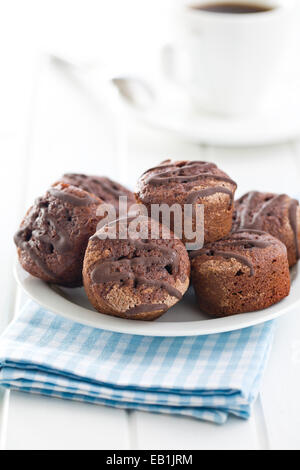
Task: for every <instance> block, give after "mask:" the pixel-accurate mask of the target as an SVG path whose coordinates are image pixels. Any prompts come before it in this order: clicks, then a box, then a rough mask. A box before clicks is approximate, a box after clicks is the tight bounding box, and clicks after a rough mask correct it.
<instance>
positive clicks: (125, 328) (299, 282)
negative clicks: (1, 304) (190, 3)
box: [14, 262, 300, 336]
mask: <svg viewBox="0 0 300 470" xmlns="http://www.w3.org/2000/svg"><path fill="white" fill-rule="evenodd" d="M14 272H15V277H16V280H17V281H18V283H19V284H20V285H21V286H22V288H23V289H24V290H25V292H26V293H27V294H28V295H29V296H30V297H31V298H32V299H33V300H35V301H36V302H38V303H39V304H40V305H41V306H42V307H44V308H45V309H47V310H50V311H51V312H54V313H57V314H58V315H61V316H63V317H65V318H68V319H70V320H73V321H76V322H78V323H83V324H84V325H88V326H92V327H95V328H101V329H104V330H109V331H116V332H119V333H129V334H136V335H147V336H199V335H210V334H214V333H221V332H224V331H233V330H238V329H241V328H246V327H249V326H253V325H257V324H259V323H263V322H265V321H268V320H272V319H274V318H277V317H279V316H281V315H283V314H285V313H287V312H289V311H290V310H292V309H294V308H296V306H297V305H298V304H299V303H300V274H299V272H297V268H294V269H293V270H292V279H293V282H292V288H291V293H290V295H289V296H288V297H287V298H285V299H284V300H282V301H281V302H279V303H277V304H275V305H273V306H272V307H269V308H267V309H265V310H261V311H259V312H252V313H244V314H242V315H233V316H230V317H226V318H209V317H208V316H207V315H204V314H203V313H201V312H199V310H198V308H197V304H196V301H195V297H194V295H193V291H192V290H190V291H189V292H188V293H187V294H186V295H185V297H184V300H182V301H181V302H179V303H178V304H177V305H176V306H175V307H173V308H171V309H170V310H169V311H168V312H167V313H166V314H165V315H163V316H162V317H161V318H159V319H158V320H156V321H154V322H143V321H135V320H124V319H121V318H116V317H112V316H109V315H104V314H102V313H98V312H96V311H95V310H94V309H93V307H92V306H91V304H90V303H89V301H88V299H87V297H86V294H85V291H84V289H83V288H76V289H67V288H62V287H59V286H54V285H50V284H46V283H45V282H43V281H41V280H40V279H37V278H34V277H32V276H30V275H29V274H28V273H27V272H26V271H24V270H23V269H22V268H21V266H20V264H19V263H18V262H17V264H16V266H15V270H14Z"/></svg>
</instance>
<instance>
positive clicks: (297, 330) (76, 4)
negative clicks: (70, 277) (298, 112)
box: [0, 0, 300, 449]
mask: <svg viewBox="0 0 300 470" xmlns="http://www.w3.org/2000/svg"><path fill="white" fill-rule="evenodd" d="M172 3H174V2H172V1H171V0H165V1H164V0H151V1H149V0H148V1H146V0H128V1H125V0H107V1H104V0H98V1H90V0H85V1H74V0H73V1H66V0H60V1H54V0H52V1H42V0H40V1H32V0H26V1H15V0H10V1H8V0H7V1H1V2H0V58H1V62H0V67H1V70H0V85H1V86H0V162H1V163H0V165H1V166H0V168H1V173H0V175H1V186H0V187H1V198H0V211H1V232H0V241H1V244H0V246H1V263H0V276H1V278H0V280H1V286H2V289H1V297H0V329H1V328H3V327H4V325H5V324H6V323H7V321H8V320H9V319H10V318H11V317H12V315H13V313H14V310H18V306H19V304H20V303H22V297H21V296H20V293H18V291H17V289H16V286H15V282H14V280H13V276H12V265H13V261H14V257H15V250H14V246H13V244H12V241H11V238H12V234H13V232H14V231H15V229H16V227H17V225H18V223H19V221H20V218H21V216H22V214H23V213H24V209H25V206H27V205H28V203H30V201H32V199H33V198H34V197H35V196H37V195H38V194H39V193H40V192H41V191H43V190H44V188H45V187H46V186H47V185H48V184H49V183H52V182H53V181H54V180H55V179H57V178H58V177H59V175H60V174H61V173H62V172H64V171H73V170H74V171H82V172H84V171H86V172H88V171H97V172H98V173H103V172H105V173H108V174H110V175H111V176H115V177H116V178H118V179H120V180H123V181H124V182H125V181H127V182H128V183H131V184H134V180H135V179H136V177H137V176H138V175H139V174H140V173H141V171H142V170H143V169H145V168H147V167H148V166H150V165H153V163H156V162H158V161H160V160H162V159H164V158H166V157H167V156H171V157H173V158H186V159H189V158H191V159H195V158H197V159H202V160H213V161H215V162H216V163H217V164H218V165H220V166H221V167H222V168H224V170H225V171H227V172H228V173H229V174H230V176H232V177H233V178H234V179H236V180H237V181H238V182H239V192H240V193H242V192H244V191H247V190H250V189H253V188H255V189H258V190H270V191H274V192H288V193H296V192H298V193H299V177H300V157H299V155H300V153H299V149H300V146H299V143H298V142H297V141H293V142H289V143H287V144H284V145H278V146H268V147H264V148H258V147H256V148H248V149H242V148H240V149H239V148H235V149H232V148H214V147H207V146H204V145H192V144H189V143H187V142H183V141H181V140H179V139H176V138H175V137H174V136H171V135H168V134H164V133H162V132H158V131H153V130H149V129H146V128H144V127H142V126H139V125H137V124H136V123H133V122H128V121H126V126H125V123H123V124H124V126H122V130H124V132H123V135H121V134H120V133H118V144H119V143H120V145H118V146H117V147H116V139H115V138H114V135H113V134H112V133H111V129H110V128H109V126H108V122H107V121H108V118H107V117H106V113H105V110H106V106H107V102H106V101H105V100H104V101H103V100H102V96H101V93H100V95H99V96H97V99H99V102H98V103H97V104H95V103H94V98H95V99H96V97H94V95H93V94H90V91H89V89H88V88H86V87H84V86H82V85H81V84H80V83H79V84H78V83H77V82H74V81H73V82H72V81H70V80H68V79H67V78H66V77H63V76H61V75H59V74H58V73H57V72H56V71H54V70H53V68H51V67H50V65H49V63H48V61H47V59H45V56H44V55H43V53H52V54H53V53H55V54H58V55H60V56H64V57H68V58H71V59H72V60H74V61H76V62H78V63H87V64H90V63H99V62H100V63H102V64H105V65H110V66H114V67H117V68H120V72H122V71H136V70H142V71H143V72H147V73H148V74H149V78H151V77H153V76H154V75H155V73H156V72H155V71H156V68H157V57H158V51H159V48H160V47H161V45H162V44H163V43H165V42H168V41H169V38H170V21H169V19H170V6H172ZM295 60H297V59H295ZM103 116H105V117H103ZM299 127H300V122H299ZM119 141H120V142H119ZM16 294H17V295H16ZM299 386H300V319H299V312H293V313H291V314H290V315H289V316H288V317H286V318H282V320H280V321H279V322H278V329H277V333H276V337H275V341H274V346H273V350H272V355H271V359H270V363H269V366H268V369H267V373H266V376H265V379H264V384H263V388H262V393H261V395H260V397H259V399H258V401H257V403H256V405H255V408H254V412H253V415H252V418H251V419H250V420H249V421H248V422H244V421H240V420H238V419H234V418H232V419H230V420H229V422H228V423H227V424H226V425H225V426H222V427H220V426H215V425H211V424H207V423H202V422H198V421H196V420H192V419H182V418H176V417H169V416H158V415H152V414H147V413H141V412H126V411H120V410H115V409H109V408H104V407H101V406H91V405H84V404H77V403H73V402H67V401H63V400H57V399H48V398H45V397H33V396H30V395H25V394H21V393H15V392H13V393H11V394H10V396H8V394H3V393H2V394H1V396H0V446H2V447H5V448H10V449H19V448H25V449H28V448H50V449H51V448H111V449H117V448H118V449H121V448H155V449H163V448H166V449H168V448H169V449H170V448H180V449H184V448H192V449H197V448H226V449H228V448H259V449H262V448H276V449H278V448H299V447H300V438H299V426H300V404H299V399H298V397H299Z"/></svg>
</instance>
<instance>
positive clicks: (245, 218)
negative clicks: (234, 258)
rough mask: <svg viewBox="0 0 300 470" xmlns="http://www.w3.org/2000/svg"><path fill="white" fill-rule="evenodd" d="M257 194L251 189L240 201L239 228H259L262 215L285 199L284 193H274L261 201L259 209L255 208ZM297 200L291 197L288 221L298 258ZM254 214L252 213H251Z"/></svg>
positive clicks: (299, 252)
mask: <svg viewBox="0 0 300 470" xmlns="http://www.w3.org/2000/svg"><path fill="white" fill-rule="evenodd" d="M257 194H259V193H258V192H257V191H251V192H250V193H248V194H247V196H246V197H245V199H244V200H243V201H242V205H243V207H242V209H241V211H240V224H239V225H240V229H247V231H249V229H253V230H260V229H262V227H263V223H264V217H265V215H266V214H267V213H269V212H272V209H274V207H276V206H278V205H279V204H284V203H285V201H286V198H287V197H288V196H286V194H278V195H276V194H274V195H272V196H270V197H269V198H268V199H267V200H265V201H264V202H263V204H262V205H261V207H260V208H259V210H256V203H255V196H256V195H257ZM298 205H299V202H298V201H297V200H296V199H293V200H292V201H291V203H290V207H289V221H290V225H291V228H292V230H293V233H294V240H295V248H296V256H297V259H299V256H300V247H299V242H298V229H297V207H298ZM253 214H254V215H253Z"/></svg>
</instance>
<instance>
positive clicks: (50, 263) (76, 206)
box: [14, 183, 102, 287]
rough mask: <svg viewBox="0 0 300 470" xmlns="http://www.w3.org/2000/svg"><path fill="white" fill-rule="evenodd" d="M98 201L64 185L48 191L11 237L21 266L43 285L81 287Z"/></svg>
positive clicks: (96, 198) (96, 219)
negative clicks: (83, 267) (86, 250)
mask: <svg viewBox="0 0 300 470" xmlns="http://www.w3.org/2000/svg"><path fill="white" fill-rule="evenodd" d="M101 202H102V201H101V200H100V199H99V198H98V197H96V196H95V195H93V194H90V193H87V192H86V191H83V190H82V189H79V188H75V187H74V186H70V185H69V184H66V183H57V184H55V185H54V186H52V187H51V188H50V189H48V191H47V192H46V194H45V195H44V196H43V197H40V198H38V199H37V200H36V201H35V203H34V205H33V206H32V207H31V208H30V209H29V211H28V212H27V214H26V216H25V218H24V220H23V221H22V223H21V226H20V229H19V231H18V232H17V233H16V235H15V237H14V241H15V244H16V245H17V247H18V255H19V260H20V263H21V265H22V267H23V268H24V269H25V270H26V271H28V272H29V273H30V274H32V275H33V276H36V277H39V278H40V279H43V280H44V281H46V282H51V283H55V284H60V285H62V286H66V287H77V286H81V285H82V264H83V258H84V252H85V249H86V246H87V243H88V240H89V237H90V236H91V235H93V234H94V233H95V231H96V227H97V223H98V222H99V218H98V217H97V216H96V211H97V207H98V206H99V204H101Z"/></svg>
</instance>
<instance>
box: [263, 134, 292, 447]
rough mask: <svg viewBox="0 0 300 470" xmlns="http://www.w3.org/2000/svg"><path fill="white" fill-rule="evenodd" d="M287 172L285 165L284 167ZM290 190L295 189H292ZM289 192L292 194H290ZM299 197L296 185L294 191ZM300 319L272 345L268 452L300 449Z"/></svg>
mask: <svg viewBox="0 0 300 470" xmlns="http://www.w3.org/2000/svg"><path fill="white" fill-rule="evenodd" d="M292 150H293V151H294V153H293V156H294V166H293V168H294V169H295V174H294V178H293V179H292V180H291V183H292V182H293V180H294V179H296V180H297V181H298V182H299V178H300V144H299V143H295V144H294V145H293V146H292ZM285 171H286V165H285ZM292 188H293V190H294V189H295V187H294V186H293V187H292ZM292 188H291V190H292ZM295 193H299V183H298V185H297V187H296V189H295ZM299 391H300V316H299V311H298V310H295V311H294V312H292V313H290V314H289V315H288V316H286V317H282V318H280V319H279V320H278V321H277V330H276V334H275V341H274V344H273V348H272V353H271V358H270V363H269V366H268V369H267V371H266V376H265V380H264V385H263V388H262V394H261V396H262V405H263V410H264V415H265V419H266V424H267V428H268V437H269V442H270V448H272V449H297V450H299V448H300V436H299V427H300V402H299Z"/></svg>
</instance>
